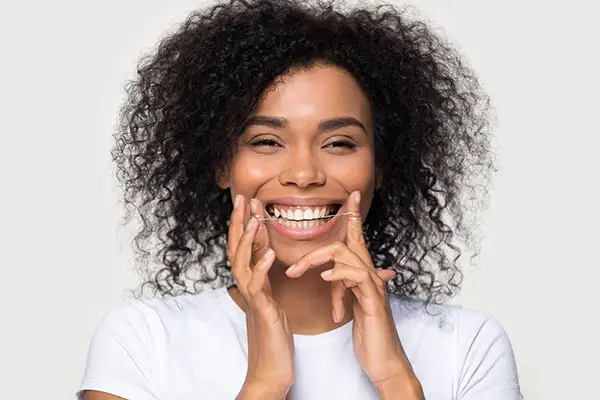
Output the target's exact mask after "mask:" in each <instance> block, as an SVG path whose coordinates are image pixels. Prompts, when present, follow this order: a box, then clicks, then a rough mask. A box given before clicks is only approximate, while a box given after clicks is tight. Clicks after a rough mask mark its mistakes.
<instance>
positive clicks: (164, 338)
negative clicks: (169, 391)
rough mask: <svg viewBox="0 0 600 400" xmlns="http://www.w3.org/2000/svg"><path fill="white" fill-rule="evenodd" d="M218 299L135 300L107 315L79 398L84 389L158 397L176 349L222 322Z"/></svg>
mask: <svg viewBox="0 0 600 400" xmlns="http://www.w3.org/2000/svg"><path fill="white" fill-rule="evenodd" d="M217 294H218V292H217V291H215V290H213V289H206V290H203V291H202V292H199V293H198V294H193V295H191V294H190V295H182V296H176V297H169V298H154V299H138V300H135V301H130V302H128V303H126V304H124V305H122V306H119V307H116V308H114V309H112V310H110V311H108V312H107V313H106V314H105V315H104V317H103V318H102V319H101V321H100V322H99V323H98V325H97V327H96V330H95V332H94V334H93V336H92V339H91V342H90V346H89V350H88V357H87V362H86V368H85V374H84V378H83V380H82V383H81V386H80V390H79V395H80V397H81V395H82V393H83V391H85V390H97V391H103V392H106V393H111V394H114V395H116V396H120V397H124V398H139V399H146V398H161V395H160V393H161V391H162V388H163V383H162V380H163V376H164V368H165V365H166V364H167V363H166V361H167V359H168V358H169V357H170V354H171V353H172V351H173V350H174V346H178V345H183V346H185V345H186V343H188V342H186V340H185V339H186V338H189V337H193V338H195V339H197V338H200V339H202V335H203V334H204V335H212V336H215V335H216V334H217V333H214V331H215V329H216V328H215V327H216V326H218V320H216V319H217V318H219V316H221V317H220V318H221V319H222V318H224V317H223V314H224V313H223V312H220V311H219V310H218V300H217V297H218V296H217ZM215 321H216V323H215ZM190 327H193V335H190ZM212 336H211V337H212ZM206 337H208V336H206ZM182 339H183V340H182ZM175 349H176V348H175Z"/></svg>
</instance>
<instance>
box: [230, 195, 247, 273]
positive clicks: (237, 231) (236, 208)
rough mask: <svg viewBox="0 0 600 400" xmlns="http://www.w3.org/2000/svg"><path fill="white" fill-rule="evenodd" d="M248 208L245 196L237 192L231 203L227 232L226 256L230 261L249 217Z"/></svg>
mask: <svg viewBox="0 0 600 400" xmlns="http://www.w3.org/2000/svg"><path fill="white" fill-rule="evenodd" d="M248 208H249V205H248V204H247V201H246V198H245V197H244V196H243V195H241V194H238V195H237V196H236V197H235V201H234V203H233V211H232V213H231V218H230V219H229V231H228V234H227V257H228V258H229V261H230V262H233V257H234V255H235V252H236V249H237V247H238V244H239V242H240V238H241V237H242V234H243V233H244V228H245V226H246V221H247V220H248V219H249V216H250V215H249V214H250V213H249V212H248Z"/></svg>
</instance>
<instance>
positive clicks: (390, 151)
mask: <svg viewBox="0 0 600 400" xmlns="http://www.w3.org/2000/svg"><path fill="white" fill-rule="evenodd" d="M410 10H411V9H410V8H401V9H399V8H396V7H394V6H391V5H378V6H375V5H374V6H372V7H371V8H364V6H363V8H361V9H350V8H348V7H347V6H346V5H345V4H343V3H340V2H336V1H328V2H323V1H317V2H309V1H304V0H298V1H292V0H256V1H250V0H230V1H228V2H226V3H217V4H216V5H214V6H212V7H211V8H209V9H204V10H198V11H195V12H193V13H192V14H191V15H190V16H189V17H188V18H187V19H186V20H185V22H183V23H182V24H181V25H180V26H179V27H178V29H177V30H176V31H174V32H171V33H170V34H168V35H167V36H166V37H165V38H163V39H162V40H161V42H160V43H159V45H158V48H157V49H155V51H153V52H152V53H151V54H149V55H147V56H145V57H143V58H142V59H141V60H140V62H139V65H138V69H137V75H136V77H135V78H134V79H132V80H131V81H130V82H128V84H127V86H126V89H127V99H126V102H125V104H124V106H123V108H122V109H121V113H120V120H119V121H120V123H119V124H118V129H117V131H116V133H115V134H114V138H115V145H114V147H113V149H112V157H113V161H114V162H115V165H116V167H117V179H118V180H119V182H120V183H121V184H122V185H123V187H124V200H125V206H126V207H125V208H126V216H125V222H129V221H130V220H131V216H132V214H133V213H132V211H133V212H135V211H137V213H138V215H139V216H140V217H141V223H142V226H141V228H140V230H139V231H137V234H136V236H135V237H134V239H133V244H134V250H135V251H136V253H137V255H138V257H137V262H138V263H140V266H141V269H142V272H143V273H144V284H143V285H142V287H141V289H142V290H143V289H144V288H146V287H149V288H151V289H152V292H153V294H154V295H156V294H160V295H176V294H181V293H193V292H196V291H198V290H201V289H202V288H203V287H205V286H206V285H208V286H212V287H218V286H223V285H227V286H230V285H231V284H232V283H233V278H232V275H231V268H230V265H229V263H228V260H227V256H226V254H225V252H226V244H227V243H226V242H227V230H228V220H229V216H230V213H231V210H232V207H233V205H232V200H231V193H230V190H229V189H225V190H224V189H221V188H219V187H218V186H217V182H216V178H215V176H216V175H215V171H218V170H222V169H223V168H226V167H227V163H228V162H229V160H230V159H231V156H232V154H233V151H235V149H234V146H232V143H234V142H235V139H236V137H238V136H239V135H240V134H241V133H242V131H243V126H244V122H245V120H246V119H247V117H248V116H249V115H250V113H251V112H252V111H253V109H254V108H255V107H256V105H257V103H258V101H259V100H260V98H261V95H262V94H263V93H264V92H265V90H266V89H267V88H268V87H269V86H270V85H271V84H272V82H274V80H275V79H276V78H277V77H280V76H282V75H283V74H285V73H286V72H288V71H290V70H291V69H292V68H308V67H310V66H311V65H315V63H317V62H319V63H325V64H328V65H334V66H338V67H340V68H343V69H345V70H346V71H348V72H349V73H350V74H352V75H353V76H354V78H355V79H356V81H357V82H358V83H359V85H360V86H361V88H362V89H363V90H364V92H365V94H366V95H367V98H368V99H369V100H370V102H371V107H372V110H373V120H374V127H375V128H374V132H375V163H376V168H377V169H378V171H379V172H380V173H381V176H382V177H383V179H382V182H383V187H381V188H378V189H376V191H375V193H374V198H373V202H372V205H371V208H370V210H369V213H368V215H367V218H366V220H365V223H364V228H365V232H366V241H367V246H368V248H369V250H370V253H371V255H372V259H373V263H374V264H375V267H376V268H388V269H394V270H395V271H396V272H397V275H396V277H395V278H394V279H393V280H392V281H390V282H388V291H389V292H391V293H395V294H397V295H400V296H408V297H412V298H419V299H422V300H425V302H426V303H427V304H430V303H441V302H443V301H445V300H447V299H448V298H449V297H452V296H454V295H455V294H456V293H457V292H458V290H459V289H460V284H461V282H462V280H463V273H462V272H461V268H460V266H459V264H458V260H459V258H460V257H461V255H462V250H461V243H462V244H464V243H466V244H468V245H469V246H470V247H471V248H473V247H472V246H474V248H475V249H476V251H475V253H477V252H478V251H477V245H473V240H472V238H473V237H474V236H473V234H472V233H473V231H474V230H473V229H471V228H474V225H475V224H472V223H471V224H469V223H467V221H470V220H471V219H470V218H467V217H470V216H473V215H474V213H476V212H477V210H478V207H470V205H472V204H476V205H481V204H482V200H484V198H485V197H486V194H487V190H486V186H487V183H488V182H489V177H490V176H491V173H490V172H491V171H493V170H494V167H493V153H492V151H491V145H490V143H491V140H490V139H491V135H490V129H489V127H490V126H491V120H492V118H491V116H492V112H491V110H492V106H491V105H490V100H489V97H488V96H487V95H486V94H485V93H483V91H482V89H481V86H480V85H479V83H478V80H477V78H476V77H475V75H474V74H473V72H472V71H471V68H470V67H469V66H468V65H467V63H466V62H465V61H464V60H463V59H462V58H461V56H460V55H459V54H458V52H457V51H456V50H455V49H453V48H452V47H451V46H450V45H449V44H448V43H447V42H446V41H445V40H444V39H443V38H442V37H441V36H440V35H439V34H437V33H435V32H434V31H433V30H432V29H431V28H430V27H429V26H428V24H427V23H426V22H423V21H421V20H419V19H418V18H413V17H411V15H410V13H409V11H410ZM481 189H483V193H482V190H481ZM482 195H483V196H482ZM474 199H475V200H477V201H476V202H475V203H473V200H474ZM479 208H480V207H479ZM153 238H154V239H156V240H157V242H156V243H155V246H154V247H153V248H149V247H148V246H147V244H148V243H150V242H151V240H152V239H153ZM461 241H462V242H461ZM152 251H155V258H154V262H155V263H156V264H154V265H153V264H152V263H149V262H148V258H149V255H150V254H151V253H152Z"/></svg>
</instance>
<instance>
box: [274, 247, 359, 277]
mask: <svg viewBox="0 0 600 400" xmlns="http://www.w3.org/2000/svg"><path fill="white" fill-rule="evenodd" d="M328 261H334V262H342V263H346V264H349V265H364V262H363V261H362V259H361V258H360V257H358V256H357V255H356V254H355V253H354V252H353V251H352V250H350V249H349V248H348V246H346V245H345V244H344V243H342V242H333V243H331V244H328V245H326V246H323V247H319V248H318V249H316V250H313V251H311V252H309V253H308V254H305V255H304V256H302V257H301V258H300V259H299V260H298V261H297V262H296V263H295V264H294V265H292V266H290V267H289V268H288V269H287V270H286V274H287V275H288V276H289V277H290V278H297V277H299V276H302V274H304V273H305V272H306V271H307V270H308V269H311V268H317V267H320V266H322V265H323V264H325V263H326V262H328ZM364 267H365V268H368V266H366V265H364Z"/></svg>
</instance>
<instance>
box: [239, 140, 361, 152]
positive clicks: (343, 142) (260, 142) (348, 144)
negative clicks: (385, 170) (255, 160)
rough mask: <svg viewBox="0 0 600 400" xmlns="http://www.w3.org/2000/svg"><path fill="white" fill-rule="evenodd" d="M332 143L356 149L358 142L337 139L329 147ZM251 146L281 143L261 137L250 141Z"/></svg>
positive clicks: (277, 144)
mask: <svg viewBox="0 0 600 400" xmlns="http://www.w3.org/2000/svg"><path fill="white" fill-rule="evenodd" d="M332 144H334V145H336V146H333V148H336V147H345V148H347V149H348V150H354V149H356V143H352V142H351V141H348V140H335V141H333V142H331V143H329V144H328V145H327V147H330V146H331V145H332ZM250 146H252V147H261V146H280V144H279V143H277V142H276V141H275V140H273V139H260V140H257V141H255V142H252V143H250Z"/></svg>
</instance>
